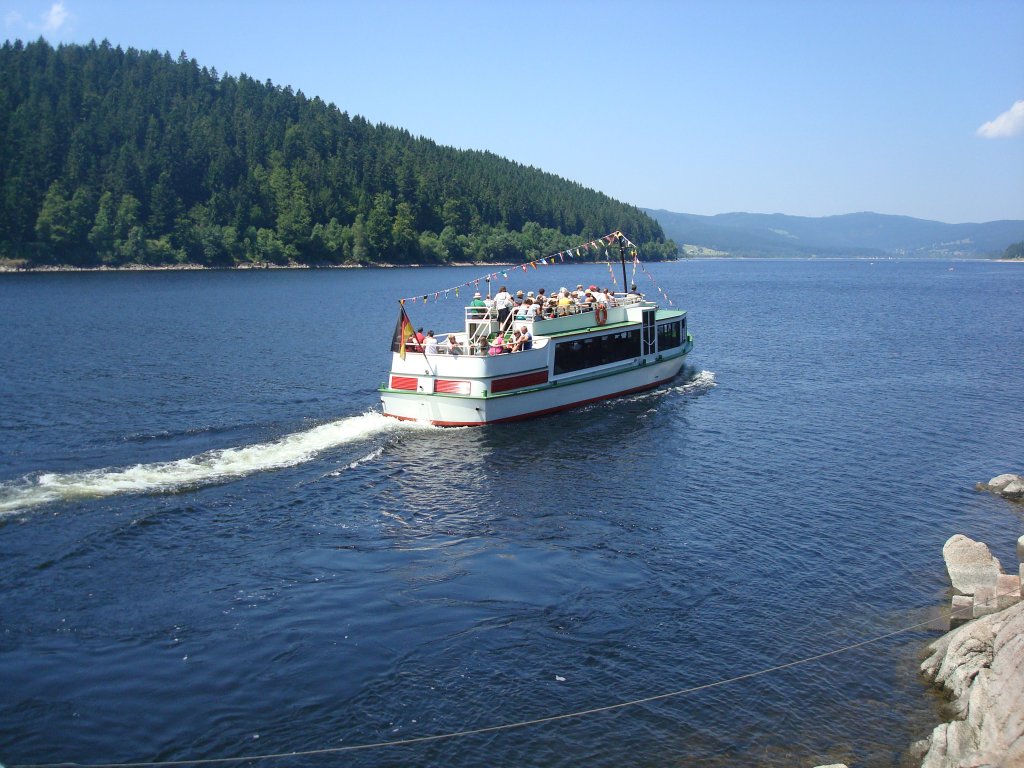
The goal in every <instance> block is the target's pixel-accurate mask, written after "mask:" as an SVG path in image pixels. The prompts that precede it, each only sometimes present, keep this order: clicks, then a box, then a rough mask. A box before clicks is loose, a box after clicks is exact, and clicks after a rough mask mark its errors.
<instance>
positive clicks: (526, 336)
mask: <svg viewBox="0 0 1024 768" xmlns="http://www.w3.org/2000/svg"><path fill="white" fill-rule="evenodd" d="M528 349H533V336H531V335H530V331H529V329H527V327H526V326H525V325H524V326H523V327H522V328H521V329H520V330H519V339H518V340H517V341H516V346H515V349H513V350H512V351H513V352H525V351H526V350H528Z"/></svg>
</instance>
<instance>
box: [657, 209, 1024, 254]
mask: <svg viewBox="0 0 1024 768" xmlns="http://www.w3.org/2000/svg"><path fill="white" fill-rule="evenodd" d="M643 210H645V212H646V213H647V214H649V215H650V216H652V217H653V218H654V219H656V220H657V222H658V223H659V224H661V227H662V229H663V230H664V232H665V236H666V237H670V238H672V239H673V240H675V242H676V243H677V244H678V245H679V246H680V247H682V248H683V249H684V251H685V253H686V254H687V255H690V256H713V255H729V256H766V257H777V258H782V257H804V258H806V257H811V256H819V257H842V256H846V257H851V256H853V257H866V258H868V257H886V256H901V257H910V258H915V257H917V258H926V257H934V258H988V257H993V256H1001V255H1002V254H1003V252H1004V251H1005V250H1006V248H1007V247H1008V246H1010V245H1011V244H1012V243H1016V242H1020V241H1022V240H1024V221H990V222H987V223H984V224H945V223H943V222H940V221H928V220H926V219H915V218H911V217H910V216H886V215H883V214H879V213H850V214H845V215H843V216H825V217H822V218H809V217H806V216H786V215H784V214H781V213H773V214H762V213H722V214H719V215H717V216H698V215H696V214H692V213H673V212H672V211H664V210H651V209H643Z"/></svg>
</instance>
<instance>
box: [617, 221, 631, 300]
mask: <svg viewBox="0 0 1024 768" xmlns="http://www.w3.org/2000/svg"><path fill="white" fill-rule="evenodd" d="M619 261H621V262H622V290H623V291H626V292H627V293H628V292H629V283H627V282H626V246H625V245H623V243H622V235H619Z"/></svg>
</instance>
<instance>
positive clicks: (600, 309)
mask: <svg viewBox="0 0 1024 768" xmlns="http://www.w3.org/2000/svg"><path fill="white" fill-rule="evenodd" d="M594 319H595V320H596V321H597V324H598V325H604V324H605V323H607V322H608V307H606V306H605V305H604V304H598V305H597V306H596V307H594Z"/></svg>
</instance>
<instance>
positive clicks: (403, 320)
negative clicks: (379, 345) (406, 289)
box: [391, 304, 416, 360]
mask: <svg viewBox="0 0 1024 768" xmlns="http://www.w3.org/2000/svg"><path fill="white" fill-rule="evenodd" d="M415 337H416V334H415V332H414V331H413V329H412V323H411V322H410V321H409V316H408V315H407V314H405V305H404V304H399V306H398V323H397V324H396V325H395V335H394V337H393V338H392V339H391V351H392V352H397V353H398V355H399V357H401V358H402V359H403V360H405V346H406V345H405V343H406V342H407V341H409V339H412V338H415Z"/></svg>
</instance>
